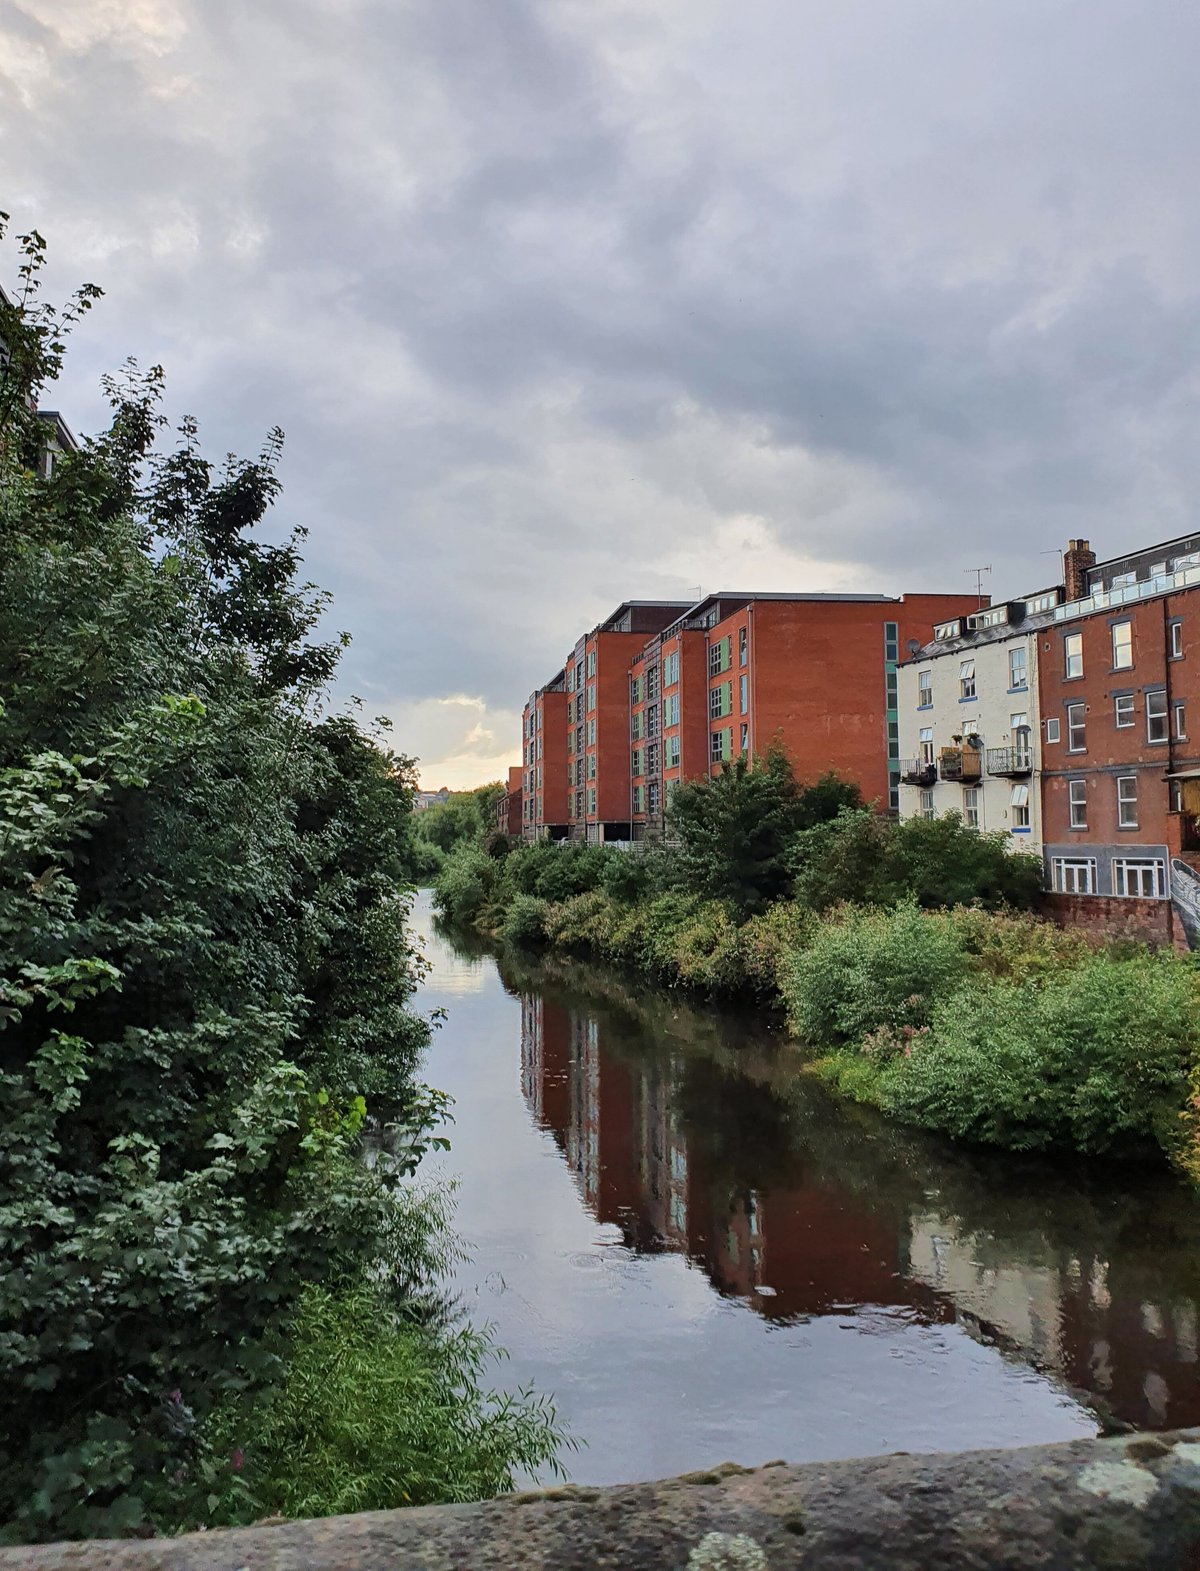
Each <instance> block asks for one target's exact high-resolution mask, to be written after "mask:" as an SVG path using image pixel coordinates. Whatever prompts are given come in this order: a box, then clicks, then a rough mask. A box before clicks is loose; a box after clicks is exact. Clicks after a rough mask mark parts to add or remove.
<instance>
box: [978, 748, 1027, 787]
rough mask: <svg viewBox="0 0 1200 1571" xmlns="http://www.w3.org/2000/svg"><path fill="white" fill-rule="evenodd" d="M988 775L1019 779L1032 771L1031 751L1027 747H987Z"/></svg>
mask: <svg viewBox="0 0 1200 1571" xmlns="http://www.w3.org/2000/svg"><path fill="white" fill-rule="evenodd" d="M987 772H988V774H989V775H1005V776H1007V778H1008V779H1010V780H1020V779H1022V778H1023V777H1024V776H1025V775H1031V774H1032V773H1033V751H1032V749H1031V748H1028V747H989V748H988V750H987Z"/></svg>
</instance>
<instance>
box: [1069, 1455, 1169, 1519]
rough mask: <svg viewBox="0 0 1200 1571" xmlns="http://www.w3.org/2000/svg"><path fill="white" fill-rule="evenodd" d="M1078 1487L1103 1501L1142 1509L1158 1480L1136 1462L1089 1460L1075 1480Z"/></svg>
mask: <svg viewBox="0 0 1200 1571" xmlns="http://www.w3.org/2000/svg"><path fill="white" fill-rule="evenodd" d="M1076 1482H1077V1483H1078V1484H1079V1487H1080V1489H1086V1490H1087V1492H1088V1494H1089V1495H1099V1496H1100V1497H1101V1499H1103V1500H1115V1501H1117V1503H1118V1504H1119V1505H1126V1506H1135V1507H1136V1508H1137V1509H1138V1510H1139V1511H1142V1510H1145V1508H1146V1507H1147V1506H1148V1505H1149V1504H1150V1502H1151V1500H1153V1499H1154V1496H1155V1494H1156V1492H1157V1490H1158V1479H1157V1478H1155V1476H1154V1474H1153V1473H1148V1472H1147V1471H1146V1469H1145V1468H1144V1467H1138V1465H1137V1464H1136V1462H1091V1463H1089V1464H1088V1466H1087V1467H1085V1468H1084V1469H1083V1471H1082V1472H1081V1473H1080V1475H1079V1478H1078V1479H1077V1480H1076Z"/></svg>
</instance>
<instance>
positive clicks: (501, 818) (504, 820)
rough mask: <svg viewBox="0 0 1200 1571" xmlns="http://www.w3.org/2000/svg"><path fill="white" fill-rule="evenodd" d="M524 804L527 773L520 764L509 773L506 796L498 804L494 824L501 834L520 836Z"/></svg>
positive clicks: (514, 766)
mask: <svg viewBox="0 0 1200 1571" xmlns="http://www.w3.org/2000/svg"><path fill="white" fill-rule="evenodd" d="M524 804H525V771H524V770H523V769H522V768H521V766H520V764H514V765H513V766H512V768H511V769H510V770H509V771H508V784H507V786H506V787H505V791H504V795H503V796H502V797H500V798H498V800H497V802H496V812H495V820H494V824H495V828H496V830H497V832H498V833H499V834H502V835H510V836H512V837H514V838H517V837H519V836H520V833H521V821H522V814H523V812H524Z"/></svg>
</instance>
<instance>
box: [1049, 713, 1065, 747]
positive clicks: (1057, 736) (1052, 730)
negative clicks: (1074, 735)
mask: <svg viewBox="0 0 1200 1571" xmlns="http://www.w3.org/2000/svg"><path fill="white" fill-rule="evenodd" d="M1046 741H1047V742H1061V741H1062V723H1061V722H1060V721H1059V720H1058V718H1057V717H1053V718H1051V719H1049V720H1047V721H1046Z"/></svg>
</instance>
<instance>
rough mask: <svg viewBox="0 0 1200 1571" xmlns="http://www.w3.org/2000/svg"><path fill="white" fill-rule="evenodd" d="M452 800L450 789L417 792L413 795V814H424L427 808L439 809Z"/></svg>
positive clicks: (441, 788) (442, 787) (445, 787)
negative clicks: (442, 804) (443, 803)
mask: <svg viewBox="0 0 1200 1571" xmlns="http://www.w3.org/2000/svg"><path fill="white" fill-rule="evenodd" d="M449 799H450V788H449V787H448V786H441V787H439V788H438V790H436V791H416V792H414V793H413V812H414V813H423V812H424V811H425V809H426V808H427V807H438V806H440V804H441V803H442V802H447V801H449Z"/></svg>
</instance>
